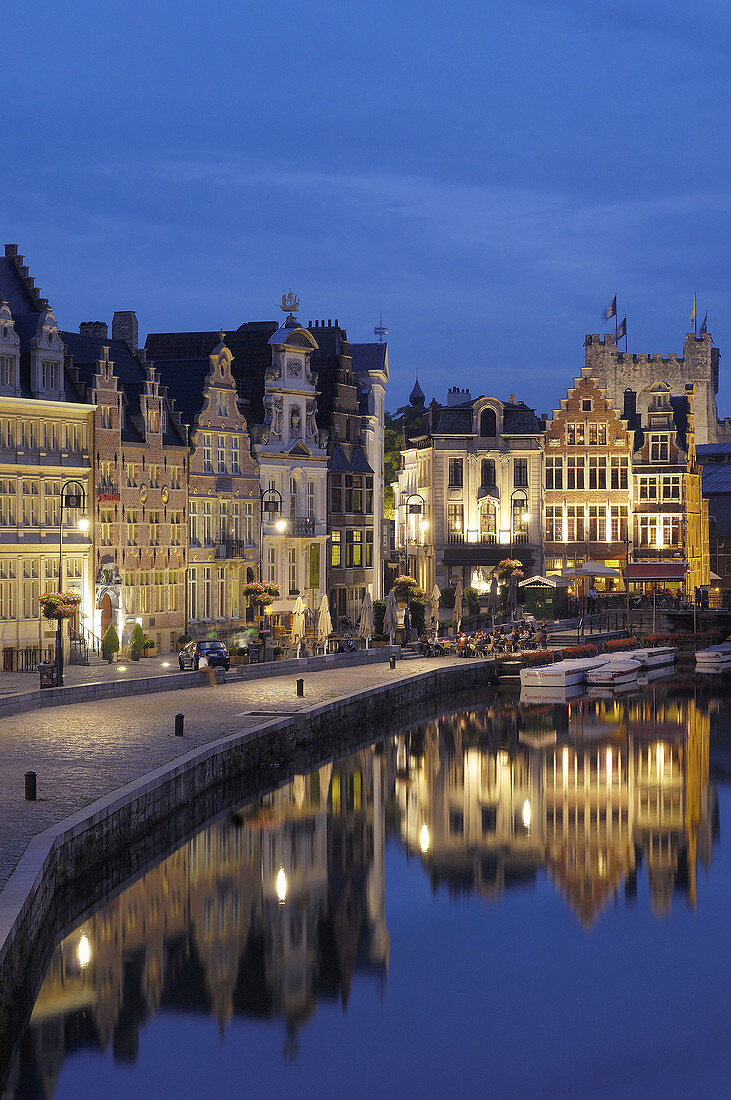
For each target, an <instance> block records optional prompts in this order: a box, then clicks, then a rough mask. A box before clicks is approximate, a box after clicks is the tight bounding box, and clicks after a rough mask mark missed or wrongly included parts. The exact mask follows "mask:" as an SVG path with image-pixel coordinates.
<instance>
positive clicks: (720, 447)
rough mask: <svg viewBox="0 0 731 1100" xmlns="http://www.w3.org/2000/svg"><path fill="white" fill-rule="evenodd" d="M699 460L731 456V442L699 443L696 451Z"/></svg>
mask: <svg viewBox="0 0 731 1100" xmlns="http://www.w3.org/2000/svg"><path fill="white" fill-rule="evenodd" d="M695 453H696V454H697V455H698V457H699V458H706V457H707V456H709V455H731V442H729V443H699V444H698V446H697V447H696V449H695Z"/></svg>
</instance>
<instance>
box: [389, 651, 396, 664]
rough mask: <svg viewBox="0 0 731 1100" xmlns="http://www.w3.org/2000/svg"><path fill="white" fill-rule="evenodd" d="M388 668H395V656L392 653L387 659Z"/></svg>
mask: <svg viewBox="0 0 731 1100" xmlns="http://www.w3.org/2000/svg"><path fill="white" fill-rule="evenodd" d="M388 667H389V668H396V654H395V653H392V654H391V656H390V657H389V659H388Z"/></svg>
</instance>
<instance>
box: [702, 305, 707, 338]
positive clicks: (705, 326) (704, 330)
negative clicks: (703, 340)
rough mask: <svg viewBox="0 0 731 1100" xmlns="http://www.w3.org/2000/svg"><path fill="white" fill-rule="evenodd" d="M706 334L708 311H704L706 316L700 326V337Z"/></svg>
mask: <svg viewBox="0 0 731 1100" xmlns="http://www.w3.org/2000/svg"><path fill="white" fill-rule="evenodd" d="M707 332H708V310H706V315H705V317H704V318H703V324H702V325H701V336H705V335H706V333H707Z"/></svg>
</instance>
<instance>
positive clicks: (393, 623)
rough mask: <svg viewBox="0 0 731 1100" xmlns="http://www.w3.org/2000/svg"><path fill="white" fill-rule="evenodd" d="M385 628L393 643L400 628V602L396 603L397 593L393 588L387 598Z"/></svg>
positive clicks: (384, 617) (390, 641)
mask: <svg viewBox="0 0 731 1100" xmlns="http://www.w3.org/2000/svg"><path fill="white" fill-rule="evenodd" d="M383 630H384V633H385V634H388V640H389V643H390V644H391V645H393V639H394V638H395V636H396V631H397V630H398V604H397V603H396V593H395V592H394V590H393V588H392V589H391V591H390V592H389V594H388V597H387V599H386V610H385V612H384V614H383Z"/></svg>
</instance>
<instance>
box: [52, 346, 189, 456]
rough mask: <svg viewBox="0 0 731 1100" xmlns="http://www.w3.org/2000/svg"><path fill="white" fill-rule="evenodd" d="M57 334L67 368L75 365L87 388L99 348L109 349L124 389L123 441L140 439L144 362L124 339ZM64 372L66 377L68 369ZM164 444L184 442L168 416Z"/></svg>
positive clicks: (144, 379)
mask: <svg viewBox="0 0 731 1100" xmlns="http://www.w3.org/2000/svg"><path fill="white" fill-rule="evenodd" d="M60 335H61V339H62V340H63V342H64V344H65V345H66V356H67V362H66V365H67V368H75V369H76V370H77V371H78V372H79V376H80V380H81V382H82V384H83V385H84V386H85V387H86V388H87V390H88V389H90V388H91V387H92V385H93V383H94V375H95V374H96V373H97V363H98V361H99V359H101V358H102V348H109V358H110V360H111V361H112V362H113V363H114V373H115V375H116V376H117V378H118V379H119V386H120V389H123V390H124V394H125V398H126V412H125V417H124V428H123V430H122V440H123V441H124V442H127V443H139V442H142V441H143V440H144V433H143V431H142V424H141V423H140V395H141V394H142V393H144V389H145V382H146V381H147V371H146V370H145V367H144V365H143V364H142V363H141V362H140V360H139V359H138V358H137V356H136V355H134V354H133V352H132V351H130V349H129V347H128V345H127V344H126V342H125V341H124V340H113V339H111V338H104V339H102V338H101V337H98V336H82V335H81V334H80V333H78V332H61V334H60ZM66 374H67V377H68V374H69V370H68V369H67V371H66ZM67 389H68V386H67ZM77 400H78V397H77ZM163 443H165V444H166V445H168V446H180V445H181V444H184V443H185V439H184V437H183V435H182V434H181V433H180V431H179V430H178V427H177V425H176V424H175V423H174V422H173V420H172V417H170V416H168V418H167V429H166V431H165V433H164V435H163Z"/></svg>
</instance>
